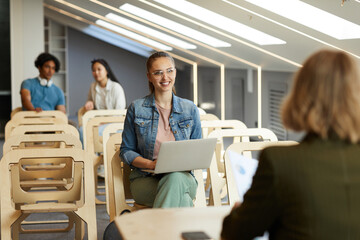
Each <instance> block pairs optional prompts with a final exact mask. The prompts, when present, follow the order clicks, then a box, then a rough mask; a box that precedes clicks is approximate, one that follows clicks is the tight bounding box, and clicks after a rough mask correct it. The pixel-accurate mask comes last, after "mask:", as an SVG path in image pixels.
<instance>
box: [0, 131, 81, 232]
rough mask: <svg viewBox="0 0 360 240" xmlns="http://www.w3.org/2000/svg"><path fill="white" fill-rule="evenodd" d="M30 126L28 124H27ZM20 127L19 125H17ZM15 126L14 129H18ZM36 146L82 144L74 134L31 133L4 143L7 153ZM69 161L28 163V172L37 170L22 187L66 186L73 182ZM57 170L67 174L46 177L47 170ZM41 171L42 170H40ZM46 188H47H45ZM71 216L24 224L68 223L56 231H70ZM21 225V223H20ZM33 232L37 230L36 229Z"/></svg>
mask: <svg viewBox="0 0 360 240" xmlns="http://www.w3.org/2000/svg"><path fill="white" fill-rule="evenodd" d="M26 127H28V126H26ZM17 128H19V127H17ZM17 128H15V129H14V131H15V130H16V129H17ZM35 148H40V149H44V148H78V149H81V148H82V145H81V142H80V140H79V138H76V137H75V136H73V135H72V134H30V135H15V136H12V137H10V138H9V139H8V140H6V141H5V143H4V145H3V154H6V153H7V152H9V151H12V150H17V149H35ZM69 165H70V163H69V162H63V161H59V159H52V162H51V164H43V163H36V162H33V164H32V165H31V164H27V165H26V168H25V170H26V172H24V173H27V174H29V173H31V170H32V171H35V175H29V176H30V177H29V178H28V179H27V181H24V182H21V187H23V188H26V189H35V188H36V189H38V188H39V187H42V188H44V187H46V189H53V188H60V189H62V188H64V187H66V185H68V184H70V183H71V182H72V178H71V174H72V168H70V167H69ZM55 170H60V171H61V172H64V173H65V174H64V175H63V177H62V178H61V179H55V178H56V176H57V175H55V176H51V177H50V178H47V179H46V174H45V175H44V173H46V171H50V172H51V173H56V172H55ZM39 171H40V172H39ZM39 173H41V175H40V177H41V179H40V180H39V179H36V178H37V177H36V176H37V175H36V174H39ZM44 190H45V189H44ZM66 215H68V217H69V221H66V220H56V221H35V222H34V221H23V222H22V224H24V225H35V224H36V225H39V224H49V223H51V224H52V223H54V224H56V223H68V226H67V227H66V228H63V229H57V230H56V231H69V230H71V229H72V226H73V217H72V216H71V215H69V214H66ZM20 227H21V225H20ZM42 231H43V230H42V229H38V230H37V232H42ZM20 232H28V231H26V230H24V229H23V228H20ZM31 232H35V231H34V230H33V231H31Z"/></svg>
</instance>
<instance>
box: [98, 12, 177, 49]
mask: <svg viewBox="0 0 360 240" xmlns="http://www.w3.org/2000/svg"><path fill="white" fill-rule="evenodd" d="M96 24H98V25H100V26H103V27H105V28H108V29H110V30H113V31H115V32H118V33H120V34H122V35H125V36H128V37H130V38H132V39H135V40H138V41H140V42H142V43H145V44H148V45H150V46H153V47H154V48H157V49H161V50H164V51H171V50H172V47H169V46H166V45H165V44H162V43H159V42H156V41H154V40H151V39H149V38H146V37H144V36H141V35H139V34H137V33H134V32H131V31H129V30H126V29H124V28H121V27H118V26H115V25H114V24H111V23H108V22H105V21H103V20H100V19H98V20H96Z"/></svg>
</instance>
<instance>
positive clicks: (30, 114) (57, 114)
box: [11, 110, 68, 123]
mask: <svg viewBox="0 0 360 240" xmlns="http://www.w3.org/2000/svg"><path fill="white" fill-rule="evenodd" d="M26 118H30V119H32V118H44V120H45V121H46V119H50V118H58V119H62V120H63V121H64V123H67V121H68V118H67V116H66V114H65V113H63V112H62V111H59V110H54V111H41V112H35V111H19V112H17V113H16V114H14V115H13V117H12V118H11V120H21V119H26Z"/></svg>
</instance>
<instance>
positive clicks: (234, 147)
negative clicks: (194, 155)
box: [225, 141, 298, 205]
mask: <svg viewBox="0 0 360 240" xmlns="http://www.w3.org/2000/svg"><path fill="white" fill-rule="evenodd" d="M296 144H298V143H297V142H295V141H275V142H239V143H233V144H231V145H230V146H229V147H228V148H227V149H226V151H225V171H226V182H227V184H226V186H227V192H228V197H229V204H230V205H233V204H234V203H235V202H238V201H239V200H240V197H239V194H238V190H237V186H236V182H235V179H234V176H233V172H232V169H231V163H230V158H229V152H231V151H232V152H236V153H238V154H242V155H247V157H251V154H249V153H250V152H251V151H260V150H262V149H264V148H266V147H270V146H292V145H296Z"/></svg>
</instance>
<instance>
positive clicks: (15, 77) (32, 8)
mask: <svg viewBox="0 0 360 240" xmlns="http://www.w3.org/2000/svg"><path fill="white" fill-rule="evenodd" d="M10 35H11V102H12V109H14V108H16V107H20V106H21V99H20V94H19V92H20V85H21V82H22V81H23V80H24V79H26V78H31V77H35V76H37V75H38V74H39V72H38V70H37V69H36V68H35V66H34V61H35V59H36V57H37V56H38V55H39V54H40V53H41V52H43V51H44V8H43V0H31V1H29V0H11V1H10Z"/></svg>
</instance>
